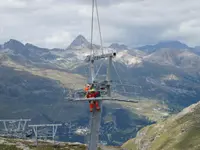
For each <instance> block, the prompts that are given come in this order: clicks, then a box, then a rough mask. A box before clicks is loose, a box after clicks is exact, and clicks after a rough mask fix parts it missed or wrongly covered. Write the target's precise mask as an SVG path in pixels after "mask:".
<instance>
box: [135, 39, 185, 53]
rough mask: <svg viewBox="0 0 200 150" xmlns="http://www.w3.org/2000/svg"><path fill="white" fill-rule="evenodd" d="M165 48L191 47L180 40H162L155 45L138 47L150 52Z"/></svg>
mask: <svg viewBox="0 0 200 150" xmlns="http://www.w3.org/2000/svg"><path fill="white" fill-rule="evenodd" d="M163 48H169V49H189V47H188V46H187V45H186V44H184V43H181V42H180V41H161V42H159V43H157V44H155V45H145V46H142V47H138V48H137V49H139V50H142V51H145V52H148V53H152V52H155V51H157V50H160V49H163Z"/></svg>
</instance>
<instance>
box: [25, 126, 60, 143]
mask: <svg viewBox="0 0 200 150" xmlns="http://www.w3.org/2000/svg"><path fill="white" fill-rule="evenodd" d="M59 126H62V124H38V125H28V127H30V128H32V129H33V132H34V135H35V140H36V145H38V138H41V137H51V138H52V140H53V142H54V143H55V136H56V132H57V129H58V127H59ZM41 127H52V135H51V136H48V135H45V136H40V135H39V133H38V131H39V128H41Z"/></svg>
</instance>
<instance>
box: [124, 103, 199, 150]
mask: <svg viewBox="0 0 200 150" xmlns="http://www.w3.org/2000/svg"><path fill="white" fill-rule="evenodd" d="M199 116H200V102H198V103H196V104H193V105H191V106H190V107H187V108H185V109H184V110H183V111H182V112H180V113H179V114H177V115H175V116H172V117H169V118H168V119H166V120H165V121H162V122H158V123H156V124H153V125H151V126H147V127H145V128H143V129H142V130H140V131H139V132H138V133H137V136H136V138H134V139H131V140H129V141H127V142H126V143H125V144H124V145H123V146H122V147H123V148H126V149H127V150H141V149H142V150H199V149H200V117H199Z"/></svg>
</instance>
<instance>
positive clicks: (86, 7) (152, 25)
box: [0, 0, 200, 48]
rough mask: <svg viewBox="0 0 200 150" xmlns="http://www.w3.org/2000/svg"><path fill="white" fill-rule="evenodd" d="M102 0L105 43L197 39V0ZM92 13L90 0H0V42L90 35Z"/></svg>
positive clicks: (53, 41)
mask: <svg viewBox="0 0 200 150" xmlns="http://www.w3.org/2000/svg"><path fill="white" fill-rule="evenodd" d="M98 3H99V13H100V20H101V24H102V33H103V39H104V43H105V44H111V43H115V42H116V43H118V42H123V43H124V44H126V45H128V46H137V45H144V44H154V43H157V42H158V41H161V40H179V41H182V42H186V43H187V44H189V45H198V42H199V41H198V39H199V38H200V35H199V34H198V33H199V31H200V21H199V19H198V18H199V17H200V16H199V14H200V5H198V4H199V2H198V0H193V1H192V2H191V1H190V0H184V1H181V0H163V1H160V0H148V1H143V0H123V1H120V0H107V1H106V0H101V1H99V2H98ZM90 16H91V1H90V0H73V1H72V0H71V1H64V0H59V1H57V0H5V1H2V2H1V4H0V20H1V24H0V34H1V37H0V43H3V42H5V41H7V40H8V39H10V38H13V39H19V40H20V41H24V42H30V43H34V44H36V45H40V46H43V47H60V48H65V47H66V46H67V45H68V44H69V43H70V42H71V41H72V39H74V38H75V37H76V36H77V35H78V34H82V35H85V36H86V38H87V39H89V37H90V22H91V21H90ZM96 29H97V28H96ZM97 33H98V32H96V33H95V34H96V36H94V37H95V41H96V43H97V42H98V41H99V38H98V36H97ZM97 44H98V43H97Z"/></svg>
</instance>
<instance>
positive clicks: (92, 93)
mask: <svg viewBox="0 0 200 150" xmlns="http://www.w3.org/2000/svg"><path fill="white" fill-rule="evenodd" d="M84 91H85V92H86V98H96V97H98V95H99V92H98V91H96V90H95V88H94V85H89V84H87V85H86V86H85V88H84ZM89 103H90V105H89V107H90V112H92V111H93V108H94V105H95V107H96V110H98V111H99V110H100V107H99V103H98V101H89Z"/></svg>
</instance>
